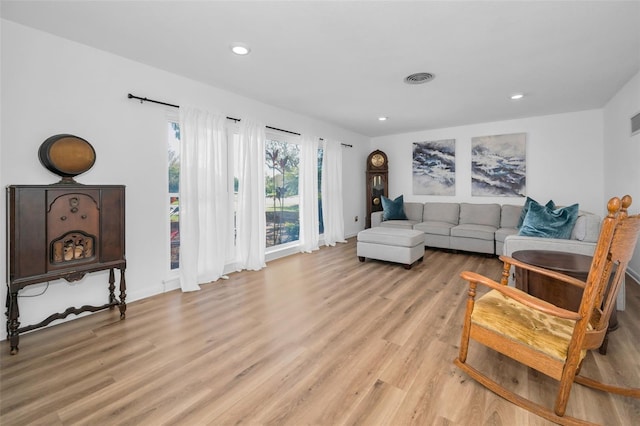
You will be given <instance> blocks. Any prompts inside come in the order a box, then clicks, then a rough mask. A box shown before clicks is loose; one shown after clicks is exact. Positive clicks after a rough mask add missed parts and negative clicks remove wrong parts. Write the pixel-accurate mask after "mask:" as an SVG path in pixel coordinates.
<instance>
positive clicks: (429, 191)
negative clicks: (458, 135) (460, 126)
mask: <svg viewBox="0 0 640 426" xmlns="http://www.w3.org/2000/svg"><path fill="white" fill-rule="evenodd" d="M413 193H414V194H416V195H456V140H455V139H446V140H440V141H430V142H414V144H413Z"/></svg>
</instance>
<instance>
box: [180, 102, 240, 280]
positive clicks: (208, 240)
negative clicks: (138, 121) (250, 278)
mask: <svg viewBox="0 0 640 426" xmlns="http://www.w3.org/2000/svg"><path fill="white" fill-rule="evenodd" d="M225 124H226V116H224V115H219V114H212V113H209V112H206V111H200V110H198V109H195V108H191V107H188V106H182V107H181V108H180V133H181V145H182V147H181V148H182V149H181V158H180V285H181V287H182V291H194V290H200V286H199V285H198V284H199V283H205V282H210V281H215V280H217V279H218V278H220V277H221V276H222V274H223V270H224V264H225V259H226V252H227V250H228V244H227V243H228V238H226V236H227V235H228V227H229V202H228V194H227V139H226V133H225Z"/></svg>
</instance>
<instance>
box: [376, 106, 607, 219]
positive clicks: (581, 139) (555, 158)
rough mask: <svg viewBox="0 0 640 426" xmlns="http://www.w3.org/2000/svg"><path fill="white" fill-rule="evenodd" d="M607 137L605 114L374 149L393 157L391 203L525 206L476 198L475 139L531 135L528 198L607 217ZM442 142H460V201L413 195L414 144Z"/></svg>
mask: <svg viewBox="0 0 640 426" xmlns="http://www.w3.org/2000/svg"><path fill="white" fill-rule="evenodd" d="M525 102H526V100H525ZM602 132H603V120H602V110H589V111H582V112H575V113H567V114H557V115H549V116H541V117H531V118H523V119H518V120H509V121H498V122H492V123H482V124H473V125H468V126H460V127H451V128H445V129H436V130H425V131H419V132H412V133H404V134H398V135H391V136H384V137H377V138H373V139H372V143H371V148H372V149H376V148H377V149H381V150H382V151H384V152H385V153H386V154H387V155H388V157H389V192H390V196H391V197H392V198H395V197H396V196H398V195H400V194H404V198H405V200H408V201H421V202H425V201H453V202H474V203H499V204H523V203H524V198H521V197H472V196H471V138H472V137H474V136H488V135H501V134H510V133H526V134H527V141H526V154H527V188H526V189H527V195H528V196H530V197H532V198H534V199H536V200H538V201H540V202H542V203H546V202H547V201H548V200H549V199H553V200H554V202H555V203H556V204H558V205H569V204H573V203H579V204H580V208H581V209H582V210H587V211H591V212H594V213H597V214H600V215H602V214H603V213H604V201H603V194H604V183H603V182H604V165H603V162H602ZM440 139H455V140H456V193H455V196H427V195H413V189H412V180H411V170H412V149H413V143H414V142H424V141H435V140H440Z"/></svg>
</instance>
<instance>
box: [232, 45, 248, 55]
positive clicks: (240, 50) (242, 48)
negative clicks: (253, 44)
mask: <svg viewBox="0 0 640 426" xmlns="http://www.w3.org/2000/svg"><path fill="white" fill-rule="evenodd" d="M231 51H232V52H233V53H235V54H236V55H240V56H244V55H248V54H249V52H251V49H249V46H247V45H246V44H242V43H234V44H232V45H231Z"/></svg>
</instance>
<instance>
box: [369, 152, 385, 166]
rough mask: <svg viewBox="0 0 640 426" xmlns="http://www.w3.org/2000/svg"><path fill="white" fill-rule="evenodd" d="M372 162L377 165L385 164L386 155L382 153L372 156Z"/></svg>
mask: <svg viewBox="0 0 640 426" xmlns="http://www.w3.org/2000/svg"><path fill="white" fill-rule="evenodd" d="M371 164H372V165H373V166H375V167H380V166H382V165H384V157H383V156H382V154H375V155H374V156H373V157H371Z"/></svg>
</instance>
